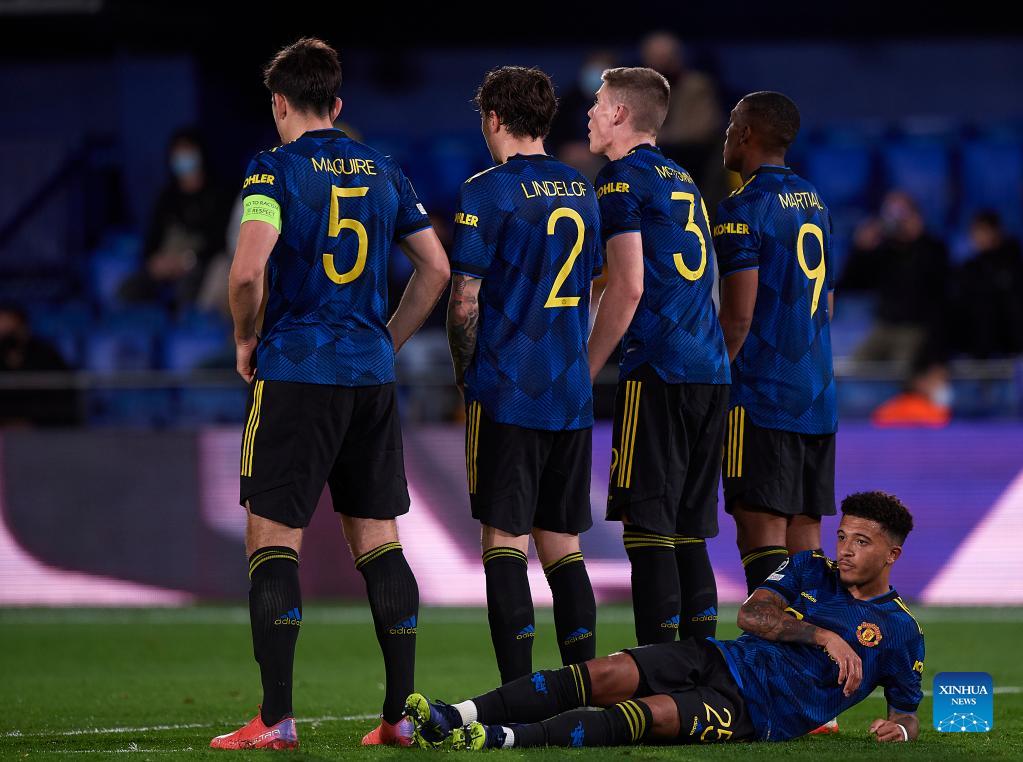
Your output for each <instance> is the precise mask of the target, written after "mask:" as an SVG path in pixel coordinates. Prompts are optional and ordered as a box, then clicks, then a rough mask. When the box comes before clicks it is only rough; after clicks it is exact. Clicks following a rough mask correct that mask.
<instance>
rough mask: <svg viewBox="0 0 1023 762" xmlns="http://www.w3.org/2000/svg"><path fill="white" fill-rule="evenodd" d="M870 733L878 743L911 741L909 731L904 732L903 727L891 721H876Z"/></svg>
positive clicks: (872, 724) (871, 725) (871, 724)
mask: <svg viewBox="0 0 1023 762" xmlns="http://www.w3.org/2000/svg"><path fill="white" fill-rule="evenodd" d="M870 732H871V733H873V734H874V736H875V737H876V738H877V740H878V741H906V740H908V739H909V731H906V732H903V728H902V726H901V725H899V723H897V722H892V721H891V720H881V719H878V720H874V721H873V722H872V723H870Z"/></svg>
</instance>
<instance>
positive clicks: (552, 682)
mask: <svg viewBox="0 0 1023 762" xmlns="http://www.w3.org/2000/svg"><path fill="white" fill-rule="evenodd" d="M592 691H593V687H592V685H591V684H590V671H589V668H587V666H586V665H585V664H572V665H570V666H568V667H562V668H561V669H545V670H541V671H539V672H534V673H533V674H532V675H525V676H524V677H520V678H518V679H517V680H512V681H511V682H510V683H505V684H504V685H502V686H501V687H500V688H496V689H495V690H492V691H490V692H489V693H484V694H483V695H482V696H477V697H476V698H474V699H472V700H471V701H464V702H462V703H461V704H455V708H456V709H458V711H459V713H460V714H461V715H462V721H463V722H464V723H465V724H468V723H470V722H472V721H473V720H479V721H480V722H482V723H483V724H484V725H507V724H508V723H510V722H539V721H540V720H546V719H547V718H549V717H553V716H554V715H556V714H560V713H561V712H565V711H567V710H569V709H578V708H579V707H582V706H586V705H587V703H588V702H589V700H590V697H591V696H592Z"/></svg>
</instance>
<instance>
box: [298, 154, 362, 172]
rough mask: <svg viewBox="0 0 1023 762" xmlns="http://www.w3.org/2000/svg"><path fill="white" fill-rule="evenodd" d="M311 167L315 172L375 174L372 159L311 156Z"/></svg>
mask: <svg viewBox="0 0 1023 762" xmlns="http://www.w3.org/2000/svg"><path fill="white" fill-rule="evenodd" d="M310 161H311V162H312V163H313V169H314V170H315V171H317V172H329V173H330V174H332V175H375V174H376V173H377V168H376V164H375V163H374V162H373V159H343V158H340V157H339V158H336V159H328V158H326V157H325V156H321V157H319V158H317V157H315V156H314V157H311V158H310Z"/></svg>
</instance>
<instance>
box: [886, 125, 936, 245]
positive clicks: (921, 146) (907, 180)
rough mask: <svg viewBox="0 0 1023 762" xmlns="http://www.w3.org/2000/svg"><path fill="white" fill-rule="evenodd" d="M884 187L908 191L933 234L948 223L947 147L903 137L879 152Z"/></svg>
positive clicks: (928, 141)
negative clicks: (883, 175) (882, 166)
mask: <svg viewBox="0 0 1023 762" xmlns="http://www.w3.org/2000/svg"><path fill="white" fill-rule="evenodd" d="M881 158H882V163H883V165H884V169H885V181H886V187H887V188H890V189H893V190H896V189H897V190H904V191H906V192H908V193H909V194H910V195H911V196H913V198H914V199H916V202H917V203H918V204H919V205H920V210H921V212H922V213H923V215H924V219H925V220H926V221H927V225H928V226H929V227H930V228H931V230H932V231H935V232H938V233H941V232H943V231H944V229H945V226H946V224H947V223H948V210H949V206H950V202H951V195H952V181H951V168H950V161H949V152H948V148H947V146H946V145H945V143H944V142H942V141H940V140H935V139H924V138H902V139H899V140H896V141H894V142H890V143H887V144H886V145H884V146H883V147H882V149H881Z"/></svg>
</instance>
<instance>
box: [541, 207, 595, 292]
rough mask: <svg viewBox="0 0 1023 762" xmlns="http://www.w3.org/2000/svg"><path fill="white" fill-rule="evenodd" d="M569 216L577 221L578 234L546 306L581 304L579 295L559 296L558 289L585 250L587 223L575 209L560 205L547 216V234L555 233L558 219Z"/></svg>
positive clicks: (573, 220)
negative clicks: (584, 240)
mask: <svg viewBox="0 0 1023 762" xmlns="http://www.w3.org/2000/svg"><path fill="white" fill-rule="evenodd" d="M564 217H567V218H568V219H570V220H572V222H574V223H575V227H576V231H577V235H576V239H575V243H574V244H573V245H572V250H571V251H570V252H569V253H568V259H566V260H565V264H564V265H562V267H561V269H560V270H559V271H558V276H557V277H556V278H555V279H554V285H553V286H552V287H551V292H550V294H548V295H547V302H546V303H545V304H544V307H577V306H579V297H578V296H557V293H558V291H560V290H561V287H562V286H563V285H565V280H566V279H567V278H568V274H569V273H570V272H572V265H574V264H575V261H576V259H578V258H579V253H580V252H581V251H582V250H583V237H584V236H585V234H586V225H585V224H584V223H583V218H582V216H581V215H580V214H579V212H577V211H576V210H575V209H569V208H568V207H567V206H559V207H558V208H557V209H555V210H554V211H553V212H551V216H550V217H548V218H547V235H554V228H555V226H557V224H558V220H560V219H562V218H564Z"/></svg>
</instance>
